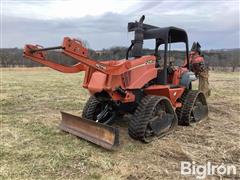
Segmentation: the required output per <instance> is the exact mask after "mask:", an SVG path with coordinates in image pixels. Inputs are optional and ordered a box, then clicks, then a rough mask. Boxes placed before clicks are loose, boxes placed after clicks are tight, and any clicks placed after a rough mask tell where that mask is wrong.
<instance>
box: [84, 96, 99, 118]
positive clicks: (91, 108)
mask: <svg viewBox="0 0 240 180" xmlns="http://www.w3.org/2000/svg"><path fill="white" fill-rule="evenodd" d="M99 103H100V102H99V101H98V100H97V99H96V98H95V97H94V96H90V97H89V99H88V101H87V103H86V104H85V106H84V108H83V112H82V117H83V118H86V119H90V120H95V119H94V118H95V117H94V116H95V112H96V108H97V106H98V105H99Z"/></svg>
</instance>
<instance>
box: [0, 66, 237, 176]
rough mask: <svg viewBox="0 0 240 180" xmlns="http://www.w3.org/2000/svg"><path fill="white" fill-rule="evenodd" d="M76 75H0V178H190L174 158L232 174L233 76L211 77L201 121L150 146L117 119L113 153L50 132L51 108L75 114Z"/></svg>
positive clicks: (78, 105)
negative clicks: (206, 113)
mask: <svg viewBox="0 0 240 180" xmlns="http://www.w3.org/2000/svg"><path fill="white" fill-rule="evenodd" d="M82 77H83V76H82V74H74V75H66V74H61V73H58V72H55V71H48V70H43V69H41V68H37V69H30V70H26V69H25V70H21V69H15V70H2V71H1V101H0V102H1V119H0V123H1V137H0V138H1V142H0V147H1V151H0V160H1V161H0V163H1V166H0V179H195V176H183V175H180V162H181V161H195V162H196V164H205V163H206V162H208V161H210V162H212V163H214V164H218V165H219V164H221V163H224V164H234V165H235V166H237V170H238V171H237V172H238V173H239V172H240V150H239V149H240V140H239V137H240V118H239V112H240V111H239V110H240V108H239V105H240V91H239V90H240V89H239V88H240V87H239V84H240V83H239V82H240V79H239V77H240V76H239V73H230V72H229V73H221V72H212V73H211V74H210V84H211V88H212V95H211V97H210V98H209V99H208V103H209V110H210V114H209V118H208V119H207V120H205V121H202V122H200V123H197V124H194V125H192V126H190V127H183V126H179V127H178V128H177V130H176V131H175V132H173V133H172V134H170V135H168V136H166V137H164V138H162V139H158V140H156V141H154V142H153V143H150V144H143V143H140V142H136V141H134V140H132V139H130V138H129V136H128V134H127V118H125V119H124V120H123V122H121V123H119V124H118V126H120V131H121V134H120V138H121V146H120V148H119V150H117V151H114V152H109V151H106V150H104V149H102V148H99V147H98V146H95V145H93V144H90V143H88V142H86V141H83V140H81V139H79V138H76V137H75V136H72V135H70V134H67V133H64V132H62V131H60V130H59V128H58V124H59V122H60V113H59V111H61V110H64V111H66V112H70V113H73V114H76V115H80V114H81V110H82V109H83V106H84V103H85V101H86V100H87V98H88V93H87V92H86V91H85V90H83V89H82V88H81V82H82ZM237 176H238V177H236V176H235V177H234V176H232V177H224V179H228V178H229V179H238V178H239V174H238V175H237ZM207 179H220V177H219V176H208V177H207Z"/></svg>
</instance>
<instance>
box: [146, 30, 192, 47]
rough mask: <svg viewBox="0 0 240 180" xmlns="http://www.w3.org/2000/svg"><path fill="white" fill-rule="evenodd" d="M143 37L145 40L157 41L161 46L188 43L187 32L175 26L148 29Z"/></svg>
mask: <svg viewBox="0 0 240 180" xmlns="http://www.w3.org/2000/svg"><path fill="white" fill-rule="evenodd" d="M143 36H144V38H143V39H157V40H158V43H160V44H164V43H176V42H184V43H187V42H188V37H187V33H186V31H185V30H184V29H181V28H177V27H173V26H170V27H163V28H152V29H148V30H145V31H144V33H143Z"/></svg>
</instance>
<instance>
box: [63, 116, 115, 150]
mask: <svg viewBox="0 0 240 180" xmlns="http://www.w3.org/2000/svg"><path fill="white" fill-rule="evenodd" d="M61 114H62V122H61V124H60V128H61V129H62V130H63V131H66V132H69V133H71V134H74V135H75V136H78V137H80V138H83V139H85V140H87V141H90V142H92V143H94V144H97V145H99V146H102V147H104V148H106V149H109V150H112V149H116V148H117V146H118V145H119V130H118V128H114V127H112V126H108V125H104V124H101V123H97V122H95V121H91V120H87V119H83V118H81V117H78V116H74V115H71V114H68V113H65V112H61Z"/></svg>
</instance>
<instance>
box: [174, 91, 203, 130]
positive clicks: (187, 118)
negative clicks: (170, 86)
mask: <svg viewBox="0 0 240 180" xmlns="http://www.w3.org/2000/svg"><path fill="white" fill-rule="evenodd" d="M200 93H202V92H200V91H198V90H188V91H186V92H184V94H183V96H182V97H181V99H180V100H179V102H181V103H182V107H181V108H177V109H176V113H177V116H178V124H179V125H184V126H189V125H190V123H191V121H192V117H191V113H192V110H193V107H194V103H195V101H196V99H197V97H198V96H199V94H200ZM205 103H206V102H205Z"/></svg>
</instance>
